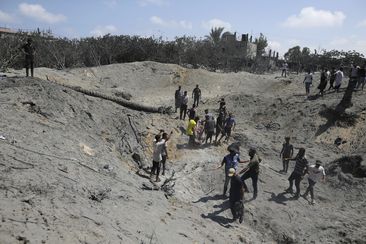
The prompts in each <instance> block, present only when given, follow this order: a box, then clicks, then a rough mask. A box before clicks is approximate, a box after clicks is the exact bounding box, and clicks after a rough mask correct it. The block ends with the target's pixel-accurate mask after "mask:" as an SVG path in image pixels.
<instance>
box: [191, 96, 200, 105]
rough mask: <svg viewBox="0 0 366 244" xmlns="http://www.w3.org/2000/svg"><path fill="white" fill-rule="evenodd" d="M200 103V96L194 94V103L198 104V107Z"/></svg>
mask: <svg viewBox="0 0 366 244" xmlns="http://www.w3.org/2000/svg"><path fill="white" fill-rule="evenodd" d="M199 103H200V97H198V96H197V97H196V96H194V97H193V104H195V105H196V107H198V104H199Z"/></svg>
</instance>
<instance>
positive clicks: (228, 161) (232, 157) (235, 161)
mask: <svg viewBox="0 0 366 244" xmlns="http://www.w3.org/2000/svg"><path fill="white" fill-rule="evenodd" d="M227 150H228V151H229V154H227V155H226V156H225V157H224V159H223V160H222V162H221V164H220V166H219V167H217V169H220V168H222V167H223V166H224V165H225V183H224V193H223V197H226V191H227V189H228V185H229V182H230V177H229V170H230V169H231V168H233V169H235V170H237V169H238V166H239V163H245V162H246V161H240V152H239V151H240V149H239V145H238V144H237V143H233V144H231V145H230V146H229V147H228V148H227Z"/></svg>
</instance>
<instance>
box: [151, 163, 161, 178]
mask: <svg viewBox="0 0 366 244" xmlns="http://www.w3.org/2000/svg"><path fill="white" fill-rule="evenodd" d="M155 171H156V177H159V174H160V162H155V161H153V166H152V168H151V173H150V175H151V176H152V175H153V174H155Z"/></svg>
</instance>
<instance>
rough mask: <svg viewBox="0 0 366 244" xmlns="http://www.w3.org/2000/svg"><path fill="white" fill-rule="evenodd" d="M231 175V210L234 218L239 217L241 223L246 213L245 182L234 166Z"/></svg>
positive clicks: (229, 174) (229, 173) (229, 175)
mask: <svg viewBox="0 0 366 244" xmlns="http://www.w3.org/2000/svg"><path fill="white" fill-rule="evenodd" d="M227 176H228V177H230V179H231V180H230V191H229V193H230V195H229V201H230V210H231V213H232V214H233V220H234V221H235V220H236V219H237V218H239V223H241V222H243V214H244V205H243V198H244V190H243V182H242V181H241V179H240V177H239V176H238V174H237V173H236V170H235V169H234V168H230V169H229V172H228V174H227Z"/></svg>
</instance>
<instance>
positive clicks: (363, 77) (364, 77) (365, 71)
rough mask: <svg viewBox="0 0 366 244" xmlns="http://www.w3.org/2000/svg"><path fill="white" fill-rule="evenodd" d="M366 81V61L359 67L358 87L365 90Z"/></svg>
mask: <svg viewBox="0 0 366 244" xmlns="http://www.w3.org/2000/svg"><path fill="white" fill-rule="evenodd" d="M365 82H366V63H365V64H364V65H363V66H362V67H361V68H360V69H358V82H357V89H359V88H360V86H361V89H362V90H363V87H364V86H365Z"/></svg>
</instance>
